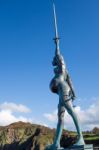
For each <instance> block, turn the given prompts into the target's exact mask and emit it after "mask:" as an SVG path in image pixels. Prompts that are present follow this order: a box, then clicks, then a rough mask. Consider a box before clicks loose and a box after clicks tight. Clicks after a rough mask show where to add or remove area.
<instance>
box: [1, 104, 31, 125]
mask: <svg viewBox="0 0 99 150" xmlns="http://www.w3.org/2000/svg"><path fill="white" fill-rule="evenodd" d="M14 112H19V115H18V116H17V115H15V114H14ZM29 112H30V109H29V108H28V107H26V106H25V105H22V104H15V103H8V102H5V103H3V104H0V126H4V125H8V124H10V123H13V122H18V121H23V122H32V119H31V118H26V117H24V116H23V115H20V113H29Z"/></svg>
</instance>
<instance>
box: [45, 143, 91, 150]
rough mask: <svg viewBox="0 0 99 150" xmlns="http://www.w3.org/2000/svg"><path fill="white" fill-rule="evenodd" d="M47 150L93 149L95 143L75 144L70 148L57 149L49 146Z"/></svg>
mask: <svg viewBox="0 0 99 150" xmlns="http://www.w3.org/2000/svg"><path fill="white" fill-rule="evenodd" d="M45 150H93V145H92V144H86V145H73V146H71V147H69V148H56V149H53V148H51V147H49V148H46V149H45Z"/></svg>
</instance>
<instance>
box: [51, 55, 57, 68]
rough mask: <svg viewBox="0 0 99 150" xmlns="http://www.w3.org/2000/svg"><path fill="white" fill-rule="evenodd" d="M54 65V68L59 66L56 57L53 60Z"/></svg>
mask: <svg viewBox="0 0 99 150" xmlns="http://www.w3.org/2000/svg"><path fill="white" fill-rule="evenodd" d="M52 65H53V66H57V65H58V63H57V59H56V56H55V57H54V58H53V61H52Z"/></svg>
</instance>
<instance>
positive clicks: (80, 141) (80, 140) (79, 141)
mask: <svg viewBox="0 0 99 150" xmlns="http://www.w3.org/2000/svg"><path fill="white" fill-rule="evenodd" d="M79 145H85V142H84V139H83V137H80V138H79V139H78V140H77V142H76V143H75V144H74V145H73V146H79Z"/></svg>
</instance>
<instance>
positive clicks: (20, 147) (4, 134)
mask: <svg viewBox="0 0 99 150" xmlns="http://www.w3.org/2000/svg"><path fill="white" fill-rule="evenodd" d="M54 135H55V129H50V128H47V127H44V126H40V125H35V124H30V123H23V122H17V123H13V124H11V125H9V126H6V127H0V150H44V148H45V146H46V145H47V144H52V143H53V138H54ZM75 139H76V136H75V133H71V135H70V133H69V132H68V131H63V135H62V139H61V146H63V147H67V146H69V145H70V144H73V143H74V142H75ZM88 142H89V141H88ZM89 143H90V142H89ZM98 143H99V140H98Z"/></svg>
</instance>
